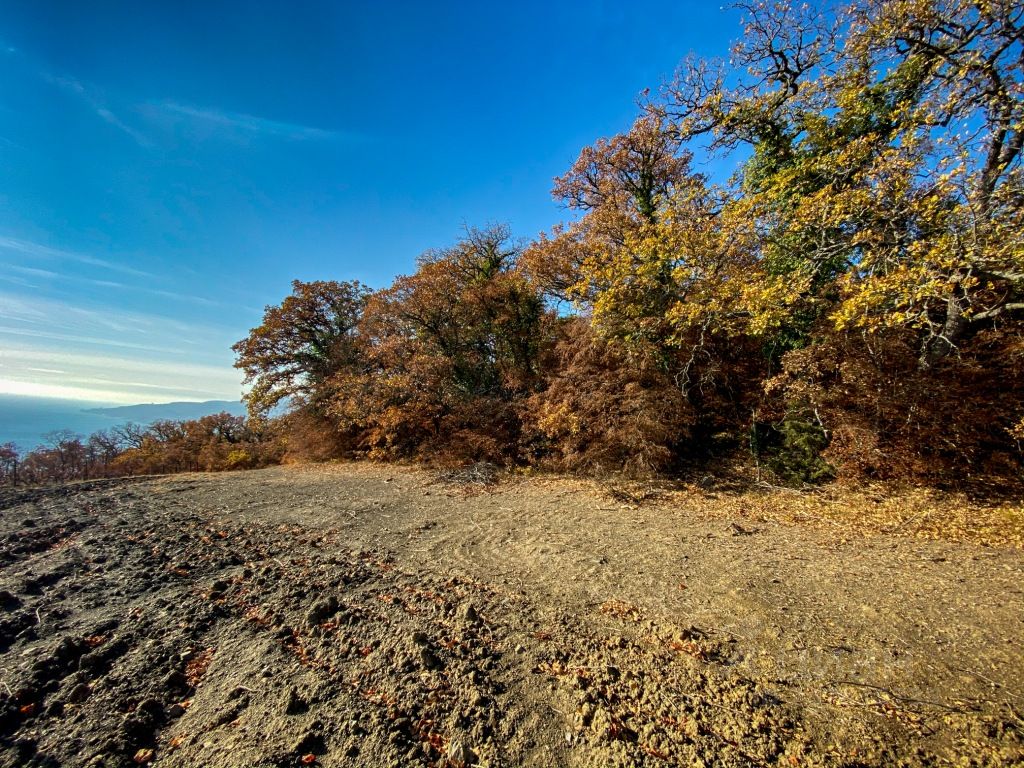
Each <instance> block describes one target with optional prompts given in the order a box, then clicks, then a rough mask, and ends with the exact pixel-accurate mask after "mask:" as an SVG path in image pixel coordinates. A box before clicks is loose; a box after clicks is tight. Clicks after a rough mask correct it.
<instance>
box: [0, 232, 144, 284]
mask: <svg viewBox="0 0 1024 768" xmlns="http://www.w3.org/2000/svg"><path fill="white" fill-rule="evenodd" d="M0 250H4V251H13V252H14V253H18V254H21V255H22V256H28V257H31V258H37V259H52V260H55V261H74V262H77V263H79V264H86V265H88V266H90V267H99V268H100V269H106V270H110V271H111V272H119V273H121V274H123V275H132V276H133V277H155V275H153V274H152V273H150V272H144V271H143V270H141V269H135V267H129V266H127V265H125V264H117V263H115V262H112V261H107V260H106V259H99V258H96V257H95V256H89V255H88V254H85V253H76V252H74V251H64V250H61V249H59V248H51V247H49V246H47V245H42V244H40V243H34V242H32V241H31V240H21V239H19V238H16V237H7V236H5V235H0Z"/></svg>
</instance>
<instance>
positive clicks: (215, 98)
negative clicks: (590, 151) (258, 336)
mask: <svg viewBox="0 0 1024 768" xmlns="http://www.w3.org/2000/svg"><path fill="white" fill-rule="evenodd" d="M738 32H739V27H738V14H737V13H736V12H734V11H732V10H729V9H726V10H722V9H720V8H719V7H718V5H717V4H712V3H703V2H658V3H643V2H637V3H624V2H618V3H606V2H587V3H569V2H567V3H551V2H544V3H540V2H536V3H535V2H516V3H506V4H497V3H493V4H492V3H481V2H474V3H423V2H419V3H412V2H410V3H341V2H323V3H317V2H304V3H283V2H279V3H273V4H271V3H261V2H208V1H207V2H170V1H168V2H164V3H156V2H146V3H139V2H125V3H110V2H101V1H99V0H93V1H92V2H87V3H86V2H77V1H75V2H71V1H68V2H55V1H54V0H49V1H46V0H29V1H28V2H13V1H11V0H8V2H5V3H3V4H2V5H0V179H2V182H0V392H6V393H14V394H19V393H20V394H32V395H37V396H55V397H65V398H76V399H85V400H91V401H108V402H118V403H134V402H161V401H168V400H202V399H212V398H226V399H233V398H236V397H237V396H238V395H239V393H240V391H241V387H240V376H239V374H238V372H237V371H235V370H234V369H233V368H232V366H231V363H232V359H233V358H232V353H231V351H230V345H231V344H232V343H233V342H234V341H236V340H238V339H239V338H241V337H243V336H244V335H245V334H246V332H247V331H248V329H249V328H251V327H252V326H254V325H256V324H258V323H259V320H260V317H261V314H262V308H263V307H264V306H265V305H267V304H276V303H278V302H279V301H280V300H281V299H282V298H283V297H284V296H285V295H286V294H287V293H288V291H289V289H290V288H289V283H290V281H291V280H292V279H293V278H298V279H301V280H313V279H340V280H346V279H359V280H362V281H363V282H365V283H368V284H369V285H371V286H373V287H382V286H384V285H386V284H388V283H389V282H390V281H391V280H392V279H393V277H394V276H395V275H396V274H400V273H406V272H409V271H411V270H412V269H413V265H414V260H415V258H416V256H417V255H419V254H420V253H421V252H423V251H424V250H426V249H428V248H431V247H438V246H444V245H447V244H449V243H451V242H452V241H453V240H454V239H455V238H456V237H458V235H459V233H460V230H461V228H462V226H463V225H464V224H471V225H482V224H486V223H488V222H507V223H509V224H510V225H511V227H512V229H513V231H514V232H515V233H516V234H517V235H520V236H523V237H532V236H534V235H536V233H537V232H539V231H540V230H542V229H547V228H549V227H550V226H551V225H552V224H553V223H555V222H557V221H559V220H560V219H561V218H563V217H564V212H563V211H561V210H560V209H559V207H558V206H557V205H556V204H555V203H554V202H553V201H552V200H551V198H550V188H551V179H552V177H554V176H555V175H558V174H560V173H562V172H564V171H565V169H566V168H567V167H568V166H569V164H570V163H571V162H572V161H573V160H574V159H575V157H576V155H577V154H578V152H579V150H580V149H581V148H582V147H583V146H585V145H587V144H589V143H591V142H593V141H594V140H595V139H597V138H599V137H601V136H607V135H611V134H614V133H617V132H619V131H622V130H624V129H626V128H628V126H629V124H630V123H631V122H632V120H633V118H634V117H635V116H636V113H637V110H636V106H635V102H636V99H637V97H638V95H639V93H640V92H641V91H642V90H643V89H644V88H647V87H650V88H652V89H655V88H657V86H658V85H659V84H660V83H661V82H662V81H663V80H664V79H665V78H666V77H668V76H670V75H671V73H672V71H673V70H674V68H675V66H676V65H677V64H678V62H679V61H680V59H682V58H683V57H684V56H685V55H686V54H688V53H690V52H695V53H697V54H698V55H702V56H715V55H722V54H725V53H727V49H728V44H729V41H730V40H732V39H734V38H735V37H736V35H737V34H738Z"/></svg>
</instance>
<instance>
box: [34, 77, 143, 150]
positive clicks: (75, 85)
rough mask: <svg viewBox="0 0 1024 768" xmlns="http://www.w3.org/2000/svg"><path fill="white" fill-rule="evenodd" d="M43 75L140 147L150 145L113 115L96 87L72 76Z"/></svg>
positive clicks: (139, 134)
mask: <svg viewBox="0 0 1024 768" xmlns="http://www.w3.org/2000/svg"><path fill="white" fill-rule="evenodd" d="M43 77H44V78H45V79H46V80H47V81H48V82H50V83H52V84H53V85H55V86H57V87H58V88H60V89H61V90H63V91H65V92H67V93H70V94H72V95H73V96H75V97H76V98H77V99H79V100H80V101H82V102H83V103H85V105H86V106H88V107H89V108H90V109H91V110H92V111H93V113H94V114H95V115H96V116H97V117H99V118H100V119H101V120H103V121H104V122H106V123H108V124H110V125H112V126H114V127H115V128H117V129H118V130H119V131H122V132H123V133H125V134H126V135H128V136H130V137H131V138H132V139H134V140H135V142H136V143H137V144H138V145H139V146H141V147H150V146H152V143H151V142H150V141H149V139H147V138H146V137H145V136H143V135H142V134H141V133H140V132H139V131H137V130H135V129H134V128H132V127H131V126H130V125H128V124H127V123H125V122H124V121H123V120H122V119H121V118H119V117H118V116H117V115H115V114H114V113H113V112H112V111H111V110H110V108H109V107H108V106H107V105H106V104H105V103H104V102H103V100H102V99H101V98H100V97H99V95H97V93H96V89H95V88H94V87H92V86H86V85H85V84H84V83H82V82H80V81H79V80H75V79H74V78H72V77H57V76H55V75H50V74H47V73H45V72H44V73H43Z"/></svg>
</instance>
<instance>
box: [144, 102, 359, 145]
mask: <svg viewBox="0 0 1024 768" xmlns="http://www.w3.org/2000/svg"><path fill="white" fill-rule="evenodd" d="M159 108H160V109H161V110H162V111H163V112H165V113H166V114H168V115H171V116H174V117H179V118H184V119H187V120H191V121H194V122H199V123H204V124H206V125H207V126H209V127H212V128H221V129H224V130H225V131H230V132H234V133H236V134H243V135H244V134H250V135H256V134H259V135H264V136H274V137H277V138H282V139H288V140H290V141H310V140H312V141H330V140H334V139H340V138H345V137H346V134H343V133H341V132H339V131H333V130H328V129H325V128H315V127H312V126H309V125H301V124H299V123H288V122H284V121H281V120H271V119H269V118H266V117H259V116H257V115H249V114H245V113H244V112H229V111H227V110H222V109H213V108H209V107H197V106H193V105H191V104H182V103H180V102H177V101H164V102H161V103H160V104H159Z"/></svg>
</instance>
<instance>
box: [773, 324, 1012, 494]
mask: <svg viewBox="0 0 1024 768" xmlns="http://www.w3.org/2000/svg"><path fill="white" fill-rule="evenodd" d="M1015 338H1016V336H1015V334H1014V333H1011V332H1010V330H1009V329H1003V330H986V331H983V332H981V333H979V334H977V335H976V336H975V337H974V338H972V339H970V340H968V341H966V342H965V343H964V344H963V345H962V346H961V349H960V353H959V354H958V355H954V356H949V357H947V358H944V359H942V360H940V361H938V362H937V363H934V364H932V365H930V366H927V367H925V366H923V365H922V364H921V362H920V354H919V346H918V344H917V343H916V340H915V339H914V338H913V337H912V336H911V335H910V334H903V335H896V334H887V335H883V334H876V335H873V336H872V337H870V338H868V337H863V336H859V335H853V334H840V335H835V336H834V337H831V338H828V339H826V340H824V341H822V342H819V343H816V344H814V345H812V346H810V347H807V348H805V349H802V350H797V351H793V352H789V353H788V354H787V355H786V356H785V358H784V363H783V373H782V374H781V375H780V376H779V377H777V378H775V379H774V380H773V381H771V382H770V383H769V392H771V393H775V394H780V395H781V397H782V398H783V400H784V401H786V403H788V404H789V405H791V406H792V405H798V406H801V407H803V408H805V409H808V410H809V411H810V412H812V413H814V414H816V417H817V418H818V419H820V422H821V424H822V426H823V427H824V428H825V429H826V431H827V434H828V436H829V439H830V440H829V444H828V447H827V449H826V450H825V451H824V452H823V454H822V455H823V457H824V458H825V459H826V460H827V461H828V462H829V463H830V464H832V466H833V467H835V470H836V472H837V475H838V477H840V478H842V479H887V478H904V479H914V480H920V481H926V482H932V483H939V484H950V483H963V482H968V483H969V482H972V481H974V480H981V479H982V478H984V477H985V476H987V475H991V474H1000V475H1003V476H1013V475H1017V476H1018V477H1019V474H1020V452H1019V450H1018V449H1017V445H1016V441H1015V440H1014V438H1013V436H1012V434H1011V432H1012V427H1013V423H1014V422H1015V420H1016V419H1017V418H1019V416H1020V414H1021V413H1024V377H1022V374H1024V355H1022V354H1021V350H1020V349H1019V346H1020V344H1019V342H1018V341H1016V340H1015ZM1014 467H1015V469H1014Z"/></svg>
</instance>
